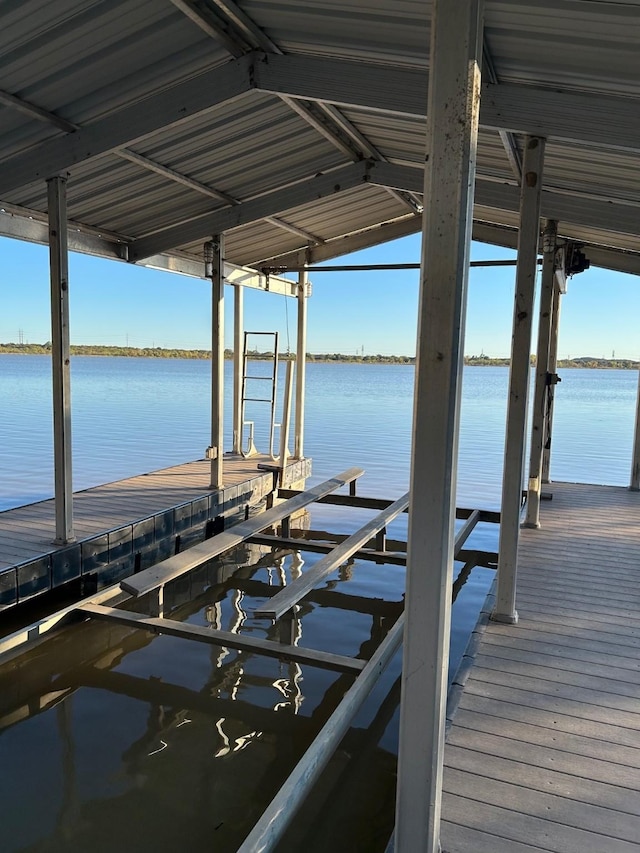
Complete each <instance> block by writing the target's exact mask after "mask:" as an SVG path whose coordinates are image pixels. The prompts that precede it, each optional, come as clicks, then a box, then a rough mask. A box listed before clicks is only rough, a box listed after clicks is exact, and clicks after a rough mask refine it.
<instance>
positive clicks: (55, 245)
mask: <svg viewBox="0 0 640 853" xmlns="http://www.w3.org/2000/svg"><path fill="white" fill-rule="evenodd" d="M47 199H48V211H49V267H50V273H51V362H52V372H53V450H54V480H55V513H56V538H55V540H54V541H55V544H56V545H65V544H66V543H67V542H73V541H74V539H75V536H74V531H73V482H72V454H71V355H70V345H69V257H68V249H67V245H68V244H67V179H66V177H63V176H60V175H58V176H56V177H55V178H49V180H48V181H47Z"/></svg>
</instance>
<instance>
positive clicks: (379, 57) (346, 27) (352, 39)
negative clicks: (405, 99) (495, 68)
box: [241, 0, 432, 66]
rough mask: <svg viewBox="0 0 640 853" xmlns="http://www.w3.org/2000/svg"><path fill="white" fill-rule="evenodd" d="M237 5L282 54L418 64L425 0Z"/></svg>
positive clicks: (286, 0) (424, 42)
mask: <svg viewBox="0 0 640 853" xmlns="http://www.w3.org/2000/svg"><path fill="white" fill-rule="evenodd" d="M241 5H242V8H243V9H244V11H245V12H247V13H248V14H249V15H250V16H251V17H252V18H253V20H254V21H255V22H256V23H257V24H258V26H260V27H262V29H263V30H265V31H266V32H267V33H268V35H269V36H270V38H271V39H272V40H273V41H274V42H275V43H276V44H277V45H278V46H279V47H280V48H281V49H282V50H283V51H285V52H286V53H312V54H315V55H317V56H334V57H336V56H339V57H343V58H348V59H370V60H372V61H374V62H381V61H385V60H388V61H391V62H393V63H394V64H397V65H412V66H416V65H418V66H419V65H424V64H425V62H426V60H427V56H428V52H429V40H430V28H429V22H430V18H431V6H432V3H431V2H430V0H393V2H385V0H368V2H367V3H365V4H363V3H362V2H360V0H343V2H340V3H337V2H331V0H305V2H304V3H300V2H297V0H277V2H271V0H245V2H243V3H242V4H241Z"/></svg>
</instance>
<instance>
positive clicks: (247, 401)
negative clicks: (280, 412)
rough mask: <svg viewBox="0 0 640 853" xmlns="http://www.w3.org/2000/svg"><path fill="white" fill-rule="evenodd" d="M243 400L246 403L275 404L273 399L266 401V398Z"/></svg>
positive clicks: (247, 398) (245, 398) (244, 398)
mask: <svg viewBox="0 0 640 853" xmlns="http://www.w3.org/2000/svg"><path fill="white" fill-rule="evenodd" d="M242 399H243V400H244V402H245V403H273V400H272V399H271V398H269V399H265V398H264V397H243V398H242Z"/></svg>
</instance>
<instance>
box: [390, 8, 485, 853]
mask: <svg viewBox="0 0 640 853" xmlns="http://www.w3.org/2000/svg"><path fill="white" fill-rule="evenodd" d="M482 6H483V4H482V2H480V0H459V2H456V3H451V2H449V0H435V2H434V4H433V11H432V16H431V52H430V58H429V65H430V68H429V101H428V108H427V117H428V118H427V163H426V168H425V193H424V199H425V208H424V214H423V230H422V258H421V273H420V308H419V313H418V323H419V326H418V358H417V364H416V380H415V383H416V384H415V395H414V400H415V402H414V415H413V442H412V444H413V446H412V456H411V492H410V494H411V502H410V509H409V539H408V559H407V591H406V611H405V612H406V616H407V624H406V628H405V642H404V659H403V670H402V704H401V709H400V745H399V757H398V789H397V801H396V834H395V849H396V853H416V851H420V853H436V851H438V849H439V836H440V811H441V799H442V760H443V752H444V732H445V705H446V698H447V666H448V659H449V633H450V624H451V590H452V577H453V552H454V518H455V487H456V472H457V448H458V425H459V409H460V391H461V384H462V383H461V377H462V362H463V359H462V351H463V349H462V345H463V339H464V322H465V313H466V296H467V279H468V265H469V252H470V244H471V223H472V208H473V187H474V183H475V159H476V145H477V133H478V113H479V107H480V68H481V64H482Z"/></svg>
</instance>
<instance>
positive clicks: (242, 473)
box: [0, 455, 311, 610]
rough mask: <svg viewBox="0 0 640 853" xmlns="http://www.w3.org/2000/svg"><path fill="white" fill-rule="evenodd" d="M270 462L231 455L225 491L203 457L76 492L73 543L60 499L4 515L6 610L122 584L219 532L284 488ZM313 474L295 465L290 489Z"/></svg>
mask: <svg viewBox="0 0 640 853" xmlns="http://www.w3.org/2000/svg"><path fill="white" fill-rule="evenodd" d="M268 465H272V466H273V465H274V462H273V459H271V457H267V456H264V455H257V456H252V457H250V458H244V457H242V456H226V457H225V465H224V477H225V480H224V483H225V484H224V486H223V488H220V489H211V488H210V487H209V484H210V481H211V462H210V461H208V460H198V461H194V462H187V463H184V464H182V465H175V466H172V467H171V468H163V469H162V470H159V471H152V472H150V473H148V474H141V475H139V476H136V477H129V478H127V479H124V480H118V481H116V482H113V483H107V484H105V485H102V486H96V487H94V488H91V489H85V490H84V491H80V492H75V493H74V496H73V503H74V517H75V532H76V541H75V542H73V543H71V544H67V545H55V544H54V539H55V529H56V526H55V524H56V523H55V501H54V499H51V500H45V501H40V502H39V503H34V504H28V505H26V506H21V507H17V508H15V509H9V510H6V511H5V512H0V610H2V609H4V608H7V607H11V606H13V605H15V604H17V603H20V602H23V601H26V600H28V599H31V598H33V597H34V596H36V595H39V594H41V593H44V592H47V591H48V590H51V589H54V588H56V587H59V586H61V585H62V584H66V583H68V582H70V581H73V580H76V579H78V578H81V577H85V578H91V579H92V580H94V581H95V582H96V584H97V586H98V587H100V586H104V585H106V584H108V583H114V582H115V581H117V580H119V579H120V578H122V577H125V576H126V575H128V574H132V573H133V572H134V571H140V570H142V569H145V568H147V567H148V566H151V565H153V564H154V563H156V562H158V561H160V560H163V559H165V558H166V557H168V556H170V555H171V554H175V553H176V552H178V551H180V550H184V548H187V547H189V545H193V544H194V543H195V542H198V541H202V540H203V539H205V538H207V537H208V536H210V535H212V534H213V533H216V532H219V531H220V530H222V529H223V527H224V521H223V518H224V516H225V515H226V514H228V513H231V512H234V511H238V510H240V509H241V508H243V507H247V506H253V505H255V504H257V503H259V502H260V501H261V500H262V499H263V498H266V497H267V496H268V495H269V494H272V493H273V492H274V490H275V489H276V488H277V485H278V484H277V482H276V481H277V476H275V475H274V474H275V472H274V471H273V470H265V467H264V466H268ZM261 466H263V467H261ZM310 473H311V460H310V459H303V460H291V461H289V462H288V463H287V465H286V466H285V469H284V471H283V485H285V486H292V485H294V484H297V483H299V482H301V481H303V480H304V479H306V477H308V476H309V475H310Z"/></svg>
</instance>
